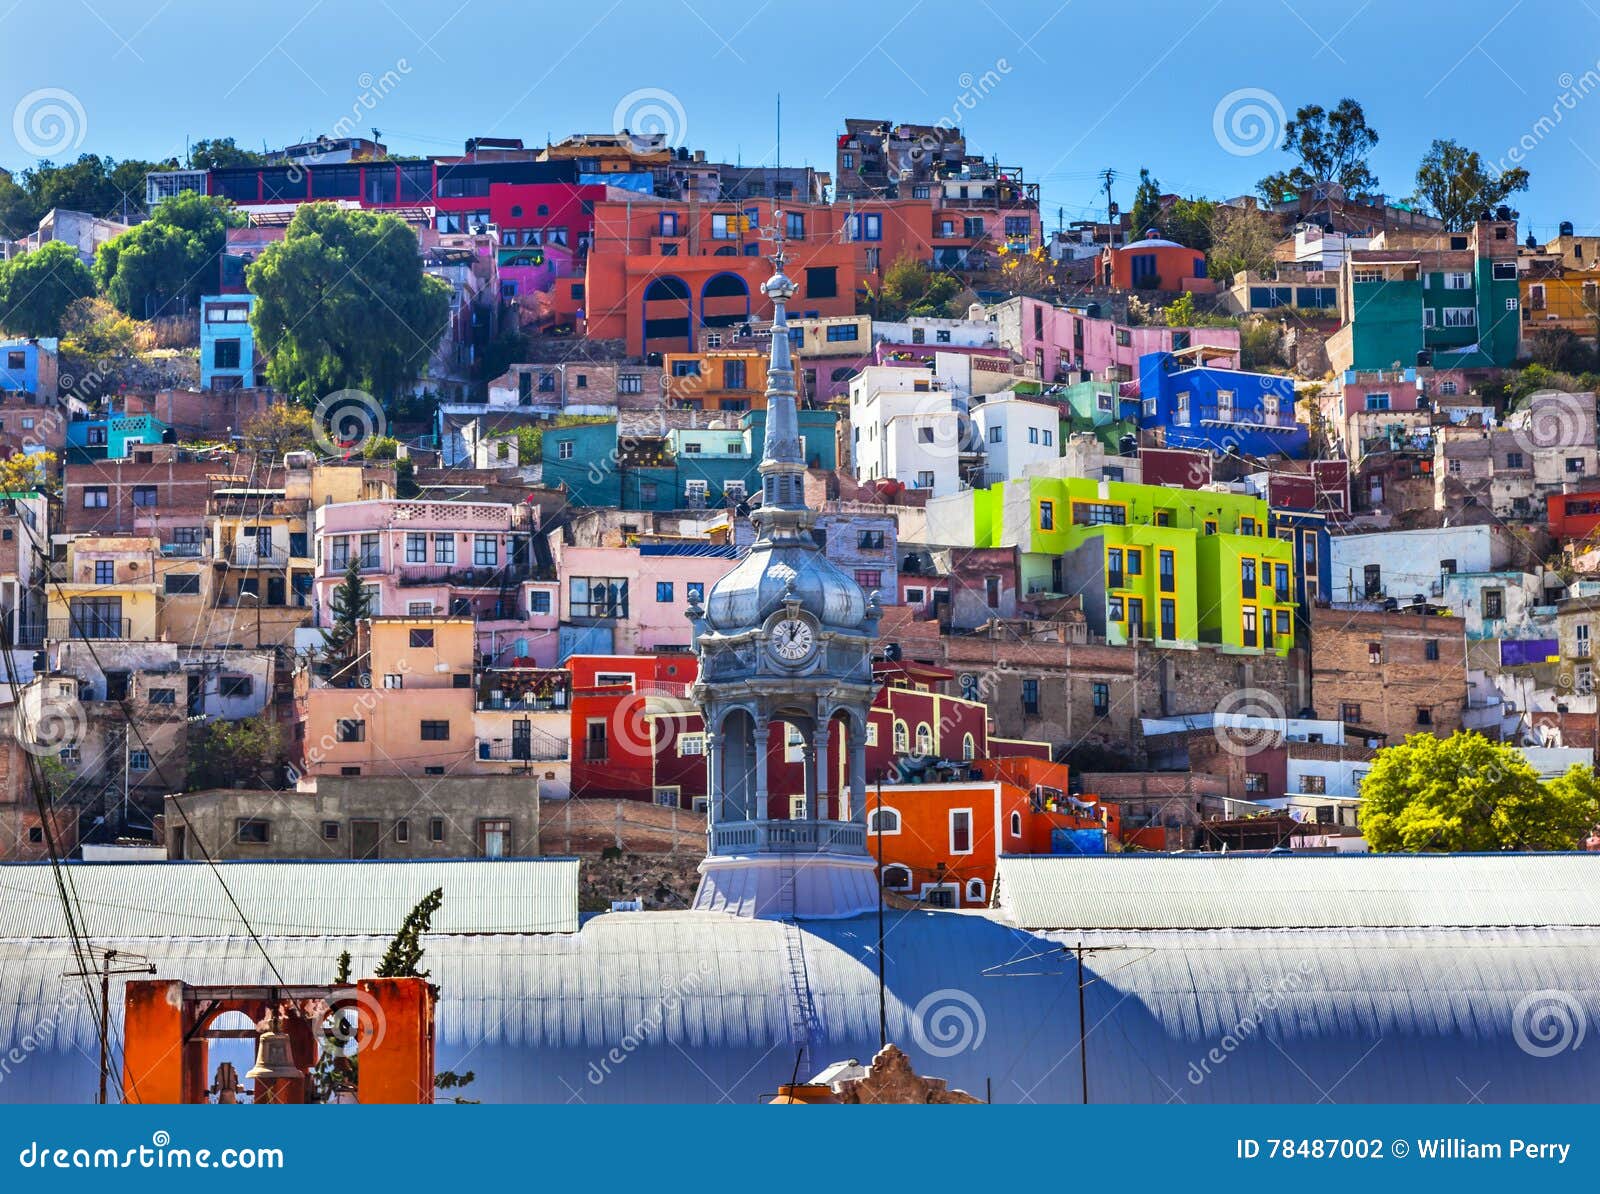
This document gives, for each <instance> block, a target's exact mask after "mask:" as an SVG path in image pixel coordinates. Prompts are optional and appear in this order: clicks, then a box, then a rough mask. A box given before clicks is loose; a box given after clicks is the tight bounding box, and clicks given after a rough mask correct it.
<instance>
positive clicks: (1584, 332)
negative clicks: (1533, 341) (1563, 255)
mask: <svg viewBox="0 0 1600 1194" xmlns="http://www.w3.org/2000/svg"><path fill="white" fill-rule="evenodd" d="M1521 288H1522V336H1523V339H1524V340H1526V339H1528V338H1529V337H1530V336H1532V335H1533V334H1534V333H1535V332H1538V331H1542V330H1545V329H1549V328H1561V329H1563V330H1565V331H1569V332H1573V333H1575V334H1577V335H1579V336H1583V337H1584V338H1586V339H1590V340H1592V339H1594V338H1595V336H1596V329H1597V328H1600V268H1591V269H1587V270H1578V269H1570V268H1568V269H1562V268H1556V269H1548V270H1541V271H1530V272H1528V273H1525V274H1523V275H1522V278H1521Z"/></svg>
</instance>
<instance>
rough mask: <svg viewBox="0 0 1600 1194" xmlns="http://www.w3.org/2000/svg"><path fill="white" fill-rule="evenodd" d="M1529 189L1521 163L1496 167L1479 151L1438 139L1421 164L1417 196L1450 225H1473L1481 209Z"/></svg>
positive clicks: (1526, 176) (1459, 227) (1454, 226)
mask: <svg viewBox="0 0 1600 1194" xmlns="http://www.w3.org/2000/svg"><path fill="white" fill-rule="evenodd" d="M1527 189H1528V172H1527V170H1525V169H1524V168H1523V167H1521V166H1516V167H1514V168H1512V169H1510V170H1504V171H1498V172H1497V171H1495V170H1494V169H1493V167H1491V166H1486V165H1485V164H1484V161H1483V159H1482V158H1481V157H1479V156H1478V151H1477V150H1475V149H1468V148H1466V147H1465V146H1462V145H1457V144H1456V143H1455V142H1454V141H1437V140H1436V141H1434V143H1433V144H1432V145H1430V146H1429V147H1428V152H1427V153H1425V154H1424V155H1423V157H1422V162H1421V164H1420V165H1418V166H1417V198H1418V199H1419V200H1420V201H1421V202H1422V203H1423V204H1424V205H1425V206H1426V207H1427V208H1428V210H1430V211H1432V212H1433V214H1434V215H1436V216H1438V217H1439V219H1441V220H1442V221H1444V226H1445V227H1446V228H1448V229H1461V228H1466V227H1468V226H1470V225H1471V224H1472V223H1473V221H1474V220H1475V219H1476V218H1477V215H1478V213H1479V212H1480V211H1483V210H1484V209H1485V208H1491V207H1494V206H1495V205H1496V204H1497V203H1502V202H1504V201H1505V198H1506V196H1508V195H1510V194H1511V193H1512V192H1513V191H1526V190H1527Z"/></svg>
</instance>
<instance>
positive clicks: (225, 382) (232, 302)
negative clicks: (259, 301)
mask: <svg viewBox="0 0 1600 1194" xmlns="http://www.w3.org/2000/svg"><path fill="white" fill-rule="evenodd" d="M255 303H256V296H255V295H253V294H227V295H215V294H213V295H207V296H204V297H202V298H201V300H200V388H201V389H202V390H253V389H255V385H256V341H255V332H254V330H253V329H252V328H251V326H250V312H251V310H252V309H253V308H254V307H255Z"/></svg>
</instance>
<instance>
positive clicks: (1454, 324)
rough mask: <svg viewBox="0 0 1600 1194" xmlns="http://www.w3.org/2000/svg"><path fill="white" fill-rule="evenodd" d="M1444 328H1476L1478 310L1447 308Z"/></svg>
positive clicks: (1472, 308)
mask: <svg viewBox="0 0 1600 1194" xmlns="http://www.w3.org/2000/svg"><path fill="white" fill-rule="evenodd" d="M1443 312H1444V326H1445V327H1447V328H1475V327H1477V326H1478V308H1476V307H1445V308H1443Z"/></svg>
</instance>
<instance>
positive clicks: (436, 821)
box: [428, 817, 444, 842]
mask: <svg viewBox="0 0 1600 1194" xmlns="http://www.w3.org/2000/svg"><path fill="white" fill-rule="evenodd" d="M428 840H429V841H430V842H442V841H444V818H443V817H429V818H428Z"/></svg>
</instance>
